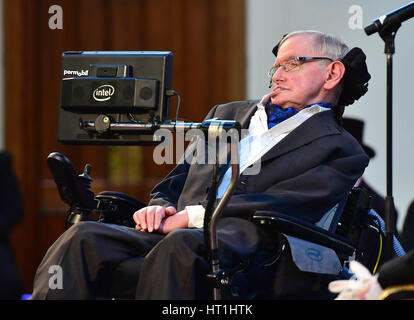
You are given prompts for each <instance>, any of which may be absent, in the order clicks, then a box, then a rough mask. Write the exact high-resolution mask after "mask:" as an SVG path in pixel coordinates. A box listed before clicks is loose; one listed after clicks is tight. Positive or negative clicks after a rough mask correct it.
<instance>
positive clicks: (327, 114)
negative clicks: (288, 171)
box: [262, 110, 341, 161]
mask: <svg viewBox="0 0 414 320" xmlns="http://www.w3.org/2000/svg"><path fill="white" fill-rule="evenodd" d="M340 132H341V131H340V128H339V125H338V124H337V123H336V121H335V118H334V114H333V112H332V111H330V110H329V111H324V112H320V113H318V114H316V115H314V116H312V117H311V118H309V119H308V120H306V121H305V122H303V123H302V124H301V125H300V126H298V127H297V128H296V129H294V130H293V131H292V132H291V133H290V134H289V135H288V136H286V137H285V138H284V139H283V140H282V141H280V142H279V143H278V144H277V145H276V146H275V147H274V148H272V149H271V150H270V151H269V152H267V153H266V154H265V155H264V156H263V157H262V161H266V160H269V159H271V158H275V157H279V156H281V155H282V154H285V153H287V152H290V151H292V150H294V149H297V148H299V147H301V146H303V145H305V144H307V143H310V142H312V141H313V140H315V139H317V138H320V137H323V136H327V135H332V134H340Z"/></svg>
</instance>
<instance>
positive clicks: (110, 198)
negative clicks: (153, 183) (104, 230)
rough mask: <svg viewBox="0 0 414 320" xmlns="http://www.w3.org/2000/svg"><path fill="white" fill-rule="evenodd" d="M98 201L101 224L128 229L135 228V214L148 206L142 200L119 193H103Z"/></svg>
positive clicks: (98, 196)
mask: <svg viewBox="0 0 414 320" xmlns="http://www.w3.org/2000/svg"><path fill="white" fill-rule="evenodd" d="M96 200H98V205H97V208H96V212H98V213H99V214H100V219H99V221H100V222H104V223H113V224H118V225H124V226H127V227H134V226H135V222H134V219H133V217H132V215H133V213H134V212H135V211H137V210H139V209H141V208H143V207H145V206H146V205H145V203H143V202H141V201H140V200H138V199H136V198H134V197H132V196H130V195H128V194H126V193H123V192H117V191H101V192H100V193H99V194H98V195H97V196H96Z"/></svg>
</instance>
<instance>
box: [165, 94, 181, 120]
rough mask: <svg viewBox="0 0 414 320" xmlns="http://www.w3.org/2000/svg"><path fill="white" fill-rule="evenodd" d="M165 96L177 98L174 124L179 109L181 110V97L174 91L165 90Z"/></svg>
mask: <svg viewBox="0 0 414 320" xmlns="http://www.w3.org/2000/svg"><path fill="white" fill-rule="evenodd" d="M166 95H167V96H169V97H172V96H176V97H177V111H176V113H175V122H176V123H177V121H178V114H179V112H180V108H181V96H180V94H179V93H178V92H177V91H175V90H173V89H170V90H167V92H166Z"/></svg>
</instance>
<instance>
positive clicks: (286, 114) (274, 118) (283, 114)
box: [266, 100, 331, 129]
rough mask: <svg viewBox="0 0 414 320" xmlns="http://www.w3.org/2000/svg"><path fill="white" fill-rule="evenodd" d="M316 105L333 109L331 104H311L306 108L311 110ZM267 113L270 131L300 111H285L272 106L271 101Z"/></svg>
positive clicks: (289, 109) (292, 109)
mask: <svg viewBox="0 0 414 320" xmlns="http://www.w3.org/2000/svg"><path fill="white" fill-rule="evenodd" d="M315 104H318V105H320V106H321V107H325V108H331V104H330V103H314V104H310V105H308V106H306V107H305V108H309V107H311V106H313V105H315ZM266 112H267V124H268V127H269V129H270V128H273V127H274V126H275V125H277V124H279V123H281V122H282V121H285V120H286V119H288V118H290V117H291V116H294V115H295V114H297V113H298V112H299V111H297V110H295V109H294V108H287V109H283V108H281V107H280V106H278V105H276V104H272V103H271V102H270V100H269V102H268V103H267V105H266Z"/></svg>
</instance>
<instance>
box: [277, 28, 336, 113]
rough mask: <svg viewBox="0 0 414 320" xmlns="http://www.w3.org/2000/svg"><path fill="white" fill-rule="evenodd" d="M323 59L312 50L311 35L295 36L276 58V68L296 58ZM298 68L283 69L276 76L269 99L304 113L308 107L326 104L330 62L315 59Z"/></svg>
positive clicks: (287, 42) (285, 44) (283, 46)
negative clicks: (315, 104) (326, 83)
mask: <svg viewBox="0 0 414 320" xmlns="http://www.w3.org/2000/svg"><path fill="white" fill-rule="evenodd" d="M315 56H320V54H319V53H317V52H314V50H313V37H312V35H306V34H301V35H295V36H293V37H291V38H289V39H287V40H286V41H285V42H284V43H283V44H282V46H280V47H279V51H278V54H277V57H276V61H275V65H278V64H282V65H283V64H284V63H285V62H287V61H289V60H292V58H294V57H315ZM299 64H300V65H299V66H298V67H296V68H294V69H292V70H290V71H285V70H284V69H283V67H280V68H278V69H277V71H276V72H275V73H274V75H273V77H272V80H273V87H272V92H271V93H270V98H271V101H272V103H273V104H277V105H279V106H281V107H282V108H289V107H293V108H295V109H296V110H301V109H303V108H304V107H306V106H307V105H309V104H312V103H319V102H326V101H323V99H324V98H325V95H326V90H325V89H324V88H323V85H324V82H325V79H326V75H327V71H326V67H327V66H328V65H329V61H328V62H327V61H325V60H313V61H310V62H299Z"/></svg>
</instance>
